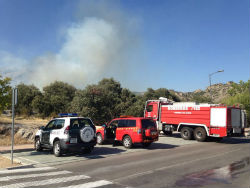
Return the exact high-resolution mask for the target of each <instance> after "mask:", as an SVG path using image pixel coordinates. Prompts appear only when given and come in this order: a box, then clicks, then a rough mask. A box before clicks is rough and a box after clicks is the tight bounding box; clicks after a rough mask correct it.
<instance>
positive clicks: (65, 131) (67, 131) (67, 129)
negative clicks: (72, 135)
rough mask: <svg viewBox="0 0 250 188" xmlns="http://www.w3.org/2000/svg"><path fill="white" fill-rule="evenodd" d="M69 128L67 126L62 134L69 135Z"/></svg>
mask: <svg viewBox="0 0 250 188" xmlns="http://www.w3.org/2000/svg"><path fill="white" fill-rule="evenodd" d="M69 130H70V126H69V125H68V126H67V127H66V129H65V130H64V134H69Z"/></svg>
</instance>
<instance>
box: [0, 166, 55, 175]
mask: <svg viewBox="0 0 250 188" xmlns="http://www.w3.org/2000/svg"><path fill="white" fill-rule="evenodd" d="M54 169H55V168H54V167H41V168H22V169H13V170H2V171H0V174H12V173H18V172H35V171H45V170H54Z"/></svg>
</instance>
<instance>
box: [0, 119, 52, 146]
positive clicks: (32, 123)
mask: <svg viewBox="0 0 250 188" xmlns="http://www.w3.org/2000/svg"><path fill="white" fill-rule="evenodd" d="M11 122H12V120H11V117H7V116H4V115H1V116H0V146H7V145H10V144H11ZM47 122H48V120H42V119H37V118H29V119H25V118H21V117H17V118H15V128H14V132H15V139H14V140H15V144H28V143H33V140H34V136H35V133H36V131H37V130H38V128H39V127H40V126H44V125H46V123H47Z"/></svg>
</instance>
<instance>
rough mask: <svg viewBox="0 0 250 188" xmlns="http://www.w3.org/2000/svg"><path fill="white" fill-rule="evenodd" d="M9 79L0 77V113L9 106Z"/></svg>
mask: <svg viewBox="0 0 250 188" xmlns="http://www.w3.org/2000/svg"><path fill="white" fill-rule="evenodd" d="M10 81H11V78H9V77H5V78H2V76H1V75H0V112H2V111H3V110H5V109H7V108H9V107H10V105H11V86H10Z"/></svg>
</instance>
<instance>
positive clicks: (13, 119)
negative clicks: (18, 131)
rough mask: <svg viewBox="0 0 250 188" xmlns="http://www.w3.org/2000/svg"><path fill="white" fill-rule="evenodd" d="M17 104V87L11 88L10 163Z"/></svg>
mask: <svg viewBox="0 0 250 188" xmlns="http://www.w3.org/2000/svg"><path fill="white" fill-rule="evenodd" d="M16 104H17V88H16V87H14V88H13V89H12V126H11V128H12V129H11V164H13V153H14V152H13V151H14V134H15V132H14V127H15V105H16Z"/></svg>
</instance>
